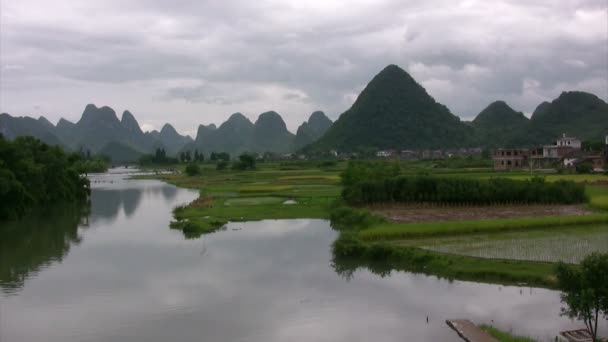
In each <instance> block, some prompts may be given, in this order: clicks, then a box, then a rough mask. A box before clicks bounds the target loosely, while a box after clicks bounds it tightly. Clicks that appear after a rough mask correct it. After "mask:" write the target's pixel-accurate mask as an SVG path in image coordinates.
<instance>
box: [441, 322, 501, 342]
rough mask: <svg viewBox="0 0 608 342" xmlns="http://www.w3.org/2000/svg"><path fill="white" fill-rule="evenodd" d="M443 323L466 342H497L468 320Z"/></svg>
mask: <svg viewBox="0 0 608 342" xmlns="http://www.w3.org/2000/svg"><path fill="white" fill-rule="evenodd" d="M445 322H446V323H447V325H448V326H449V327H450V328H452V329H454V331H456V332H457V333H458V335H459V336H460V337H461V338H462V339H463V340H465V341H467V342H499V341H498V340H497V339H495V338H494V337H492V336H490V334H488V333H487V332H485V331H483V330H481V329H480V328H479V327H478V326H476V325H475V324H474V323H473V322H471V321H469V320H468V319H448V320H447V321H445Z"/></svg>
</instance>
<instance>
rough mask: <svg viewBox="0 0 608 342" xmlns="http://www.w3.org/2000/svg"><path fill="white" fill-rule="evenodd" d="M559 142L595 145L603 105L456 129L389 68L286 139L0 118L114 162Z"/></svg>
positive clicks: (560, 106)
mask: <svg viewBox="0 0 608 342" xmlns="http://www.w3.org/2000/svg"><path fill="white" fill-rule="evenodd" d="M562 133H567V134H569V135H573V136H577V137H579V138H580V139H582V140H591V141H598V140H602V139H603V136H604V135H606V134H607V133H608V104H606V102H604V101H603V100H601V99H600V98H598V97H597V96H595V95H593V94H589V93H584V92H576V91H573V92H564V93H562V94H561V95H560V96H559V97H558V98H557V99H555V100H554V101H552V102H550V103H549V102H543V103H541V104H540V105H539V106H538V107H537V108H536V110H535V111H534V113H533V115H532V116H531V118H527V117H526V116H525V115H524V114H523V113H521V112H516V111H515V110H513V109H512V108H511V107H509V105H508V104H507V103H505V102H503V101H496V102H493V103H491V104H490V105H489V106H488V107H487V108H485V109H484V110H483V111H481V113H479V114H478V115H477V116H476V118H475V119H474V120H473V121H471V122H463V121H461V120H460V119H459V118H458V117H457V116H456V115H454V114H452V113H451V112H450V110H449V109H448V108H447V107H446V106H444V105H442V104H440V103H438V102H437V101H435V99H433V97H431V96H430V95H429V94H428V93H427V91H426V90H425V89H424V88H423V87H422V86H421V85H420V84H418V83H417V82H416V81H415V80H414V79H413V78H412V77H411V76H410V75H409V74H408V73H407V72H406V71H404V70H403V69H401V68H400V67H398V66H396V65H389V66H387V67H386V68H384V69H383V70H382V71H381V72H380V73H379V74H378V75H376V76H375V77H374V78H373V79H372V80H371V81H370V83H369V84H368V85H367V86H366V87H365V89H364V90H363V91H362V92H361V94H360V95H359V96H358V98H357V100H356V101H355V103H354V104H353V105H352V107H351V108H350V109H348V110H347V111H346V112H344V113H343V114H342V115H340V117H339V118H338V120H337V121H336V122H334V123H332V121H331V120H330V119H329V118H328V117H327V116H326V115H325V114H324V113H323V112H320V111H317V112H314V113H312V115H311V116H310V118H309V119H308V121H306V122H303V123H302V124H301V125H300V126H299V127H298V129H297V132H296V134H292V133H291V132H289V131H288V130H287V127H286V125H285V122H284V121H283V118H282V117H281V116H280V115H279V114H278V113H276V112H274V111H269V112H265V113H262V114H260V115H259V117H258V118H257V120H256V121H255V123H253V122H251V121H250V120H249V119H247V118H246V117H245V116H244V115H243V114H241V113H234V114H232V115H231V116H230V117H229V118H228V120H226V121H225V122H224V123H222V124H221V125H220V126H219V127H217V126H215V125H213V124H211V125H207V126H205V125H200V126H199V127H198V131H197V135H196V138H195V139H192V138H191V137H189V136H182V135H180V134H179V133H178V132H177V131H176V130H175V129H174V128H173V127H172V126H171V125H170V124H168V123H167V124H165V125H164V126H163V128H162V129H161V131H160V132H158V131H152V132H143V131H142V130H141V128H140V126H139V124H138V122H137V120H136V119H135V117H134V115H133V114H131V113H130V112H129V111H125V112H124V113H123V114H122V118H121V120H119V119H118V117H117V115H116V113H115V112H114V110H113V109H112V108H109V107H101V108H98V107H96V106H95V105H92V104H90V105H87V106H86V108H85V110H84V112H83V113H82V117H81V118H80V120H79V121H78V122H76V123H72V122H70V121H67V120H65V119H61V120H59V122H58V123H57V125H56V126H55V125H53V124H52V123H50V122H49V121H48V120H47V119H45V118H44V117H40V118H38V119H34V118H31V117H12V116H10V115H8V114H0V134H2V135H4V136H5V137H7V138H8V139H13V138H15V137H17V136H22V135H32V136H35V137H37V138H39V139H41V140H43V141H45V142H47V143H49V144H54V145H62V146H65V147H67V148H69V149H72V150H79V149H90V150H91V151H92V152H101V153H104V154H107V155H109V156H110V157H111V158H113V160H115V161H121V162H122V161H133V160H136V159H137V158H138V157H139V156H141V154H144V153H151V152H152V151H154V149H156V148H158V147H163V148H165V150H166V151H167V153H168V154H169V155H176V154H178V153H179V152H180V151H187V150H189V151H194V150H198V151H199V152H202V153H205V154H209V153H211V152H228V153H230V154H232V155H235V154H239V153H242V152H258V153H263V152H274V153H287V152H293V151H303V152H307V153H316V152H326V151H329V150H338V151H347V152H353V151H362V150H363V151H365V150H378V149H435V148H455V147H484V148H495V147H527V146H532V145H537V144H545V143H549V142H551V141H552V140H553V139H555V138H556V137H558V136H559V135H561V134H562Z"/></svg>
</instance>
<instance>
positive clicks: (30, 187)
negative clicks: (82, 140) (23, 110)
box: [0, 135, 89, 220]
mask: <svg viewBox="0 0 608 342" xmlns="http://www.w3.org/2000/svg"><path fill="white" fill-rule="evenodd" d="M80 162H81V158H80V156H79V155H77V154H68V153H65V152H64V151H63V150H62V149H61V148H60V147H58V146H49V145H47V144H45V143H43V142H41V141H40V140H38V139H35V138H32V137H19V138H17V139H15V140H14V141H8V140H6V139H4V138H3V137H2V135H0V203H2V205H0V220H10V219H16V218H19V217H22V216H23V215H25V214H26V213H27V211H28V210H29V209H31V208H34V207H36V206H43V205H50V204H56V203H60V202H77V201H84V200H86V199H87V197H88V195H89V181H88V179H87V178H86V177H84V176H81V172H80V171H81V170H79V167H80Z"/></svg>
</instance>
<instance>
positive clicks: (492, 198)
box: [342, 176, 587, 205]
mask: <svg viewBox="0 0 608 342" xmlns="http://www.w3.org/2000/svg"><path fill="white" fill-rule="evenodd" d="M342 196H343V198H344V199H345V200H346V201H347V202H348V203H350V204H374V203H394V202H397V203H448V204H461V203H466V204H482V205H493V204H503V203H562V204H573V203H582V202H586V201H587V197H586V195H585V187H584V185H582V184H577V183H575V182H572V181H557V182H552V183H549V182H545V180H544V179H543V178H533V179H531V180H513V179H508V178H490V179H471V178H464V177H458V178H457V177H453V178H444V177H428V176H399V177H392V178H379V179H364V180H358V181H356V182H352V183H350V184H346V186H345V188H344V191H343V192H342Z"/></svg>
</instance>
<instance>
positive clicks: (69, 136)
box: [0, 104, 331, 162]
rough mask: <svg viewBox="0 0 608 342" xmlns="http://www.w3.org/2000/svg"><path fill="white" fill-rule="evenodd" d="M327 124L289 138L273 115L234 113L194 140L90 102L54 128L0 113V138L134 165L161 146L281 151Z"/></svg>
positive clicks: (314, 123)
mask: <svg viewBox="0 0 608 342" xmlns="http://www.w3.org/2000/svg"><path fill="white" fill-rule="evenodd" d="M330 125H331V120H329V118H327V116H325V114H324V113H323V112H314V113H313V114H312V115H311V118H310V119H309V121H308V122H304V123H303V124H302V126H301V127H300V128H298V133H297V134H296V135H294V134H292V133H290V132H289V131H288V130H287V126H286V125H285V122H284V121H283V118H282V117H281V116H280V115H279V114H278V113H276V112H273V111H270V112H266V113H262V114H260V116H259V117H258V119H257V120H256V122H255V123H252V122H251V121H249V119H247V118H246V117H245V116H244V115H242V114H240V113H235V114H233V115H231V116H230V118H229V119H228V120H227V121H226V122H224V123H223V124H221V125H220V127H219V128H217V127H216V126H215V125H213V124H211V125H208V126H204V125H200V126H199V128H198V132H197V136H196V139H192V138H191V137H189V136H183V135H180V134H179V133H178V132H177V131H176V130H175V128H173V126H171V125H170V124H168V123H167V124H165V125H164V126H163V128H162V129H161V130H160V132H158V131H151V132H143V131H142V130H141V128H140V126H139V123H138V122H137V120H136V119H135V116H134V115H133V114H132V113H131V112H129V111H125V112H123V114H122V118H121V119H120V120H119V119H118V116H117V115H116V112H115V111H114V110H113V109H112V108H110V107H100V108H98V107H97V106H95V105H93V104H89V105H87V106H86V107H85V109H84V112H83V113H82V117H81V118H80V120H79V121H78V122H76V123H73V122H70V121H68V120H66V119H63V118H62V119H60V120H59V122H58V123H57V125H56V126H54V125H53V124H52V123H51V122H49V121H48V120H47V119H46V118H44V117H40V118H39V119H34V118H30V117H12V116H10V115H8V114H0V134H2V135H3V136H4V137H6V138H8V139H14V138H16V137H18V136H24V135H31V136H35V137H37V138H39V139H40V140H42V141H44V142H46V143H48V144H51V145H61V146H63V147H66V148H68V149H70V150H74V151H78V150H83V151H84V150H90V151H91V152H93V153H102V154H105V155H107V156H109V157H110V158H111V159H112V160H113V161H114V162H129V161H136V160H137V159H138V158H139V157H141V155H143V154H146V153H152V152H153V151H154V150H155V149H157V148H164V149H165V150H166V151H167V154H168V155H177V154H178V153H179V152H181V151H194V150H198V151H199V152H202V153H205V154H210V153H211V152H228V153H230V154H233V155H235V154H238V153H242V152H259V153H263V152H274V153H287V152H291V151H295V150H296V149H297V148H299V147H301V146H303V145H304V144H307V143H310V142H312V141H314V140H315V139H317V138H318V137H319V136H321V135H322V134H323V133H325V131H326V130H327V128H328V127H329V126H330ZM296 143H299V144H300V145H296Z"/></svg>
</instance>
